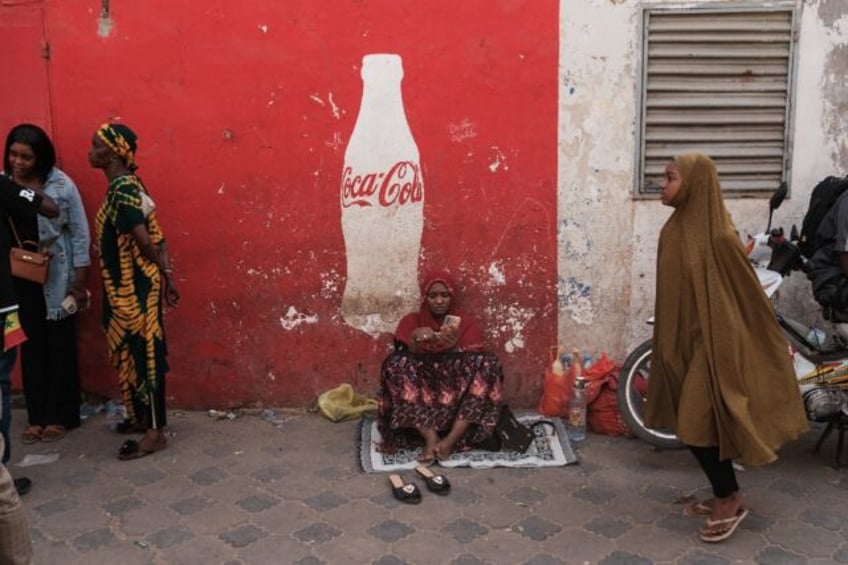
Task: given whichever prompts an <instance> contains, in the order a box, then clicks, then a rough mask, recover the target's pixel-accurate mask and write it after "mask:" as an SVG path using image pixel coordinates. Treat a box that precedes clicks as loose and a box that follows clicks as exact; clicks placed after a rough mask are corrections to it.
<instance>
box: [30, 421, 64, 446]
mask: <svg viewBox="0 0 848 565" xmlns="http://www.w3.org/2000/svg"><path fill="white" fill-rule="evenodd" d="M67 433H68V430H67V429H66V428H65V426H60V425H58V424H50V425H49V426H44V427H42V426H29V427H28V428H27V429H25V430H24V433H23V434H21V441H23V442H24V443H26V444H32V443H38V442H39V441H43V442H48V443H49V442H53V441H59V440H60V439H62V438H63V437H65V434H67Z"/></svg>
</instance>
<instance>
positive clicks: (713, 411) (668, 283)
mask: <svg viewBox="0 0 848 565" xmlns="http://www.w3.org/2000/svg"><path fill="white" fill-rule="evenodd" d="M675 161H676V163H677V165H678V167H679V169H680V172H681V175H682V178H683V181H682V185H681V187H680V190H679V191H678V193H677V194H676V195H675V196H674V198H673V199H672V202H671V205H672V206H673V207H674V208H675V210H674V212H673V213H672V215H671V217H670V218H669V219H668V221H667V222H666V224H665V225H664V226H663V228H662V231H661V232H660V240H659V247H658V252H657V293H656V310H655V315H656V323H655V325H654V339H653V344H654V346H653V347H654V348H653V359H652V364H651V378H650V381H649V386H648V402H647V407H646V414H645V421H646V423H647V424H648V425H649V426H651V427H657V428H666V429H672V430H674V431H675V432H676V433H677V436H678V437H679V438H680V440H681V441H683V442H684V443H685V444H687V445H694V446H700V447H709V446H718V447H719V451H720V457H721V458H722V459H730V458H739V459H741V460H742V462H743V463H746V464H749V465H761V464H764V463H769V462H771V461H773V460H775V459H776V458H777V455H776V453H775V452H776V450H777V449H778V448H780V446H781V445H783V444H784V443H785V442H787V441H789V440H791V439H794V438H796V437H797V436H798V435H799V434H801V433H802V432H803V431H805V430H806V429H807V421H806V417H805V414H804V410H803V406H802V401H801V396H800V392H799V389H798V384H797V381H796V379H795V373H794V370H793V367H792V363H791V360H790V357H789V351H788V346H787V343H786V340H785V339H784V337H783V334H782V332H781V330H780V327H779V326H778V324H777V320H776V318H775V315H774V311H773V309H772V306H771V303H770V302H769V300H768V298H767V297H766V295H765V293H764V292H763V291H762V289H761V287H760V284H759V280H758V279H757V276H756V273H754V270H753V268H752V267H751V265H750V263H749V262H748V258H747V257H746V256H745V252H744V250H743V247H742V243H741V241H740V240H739V236H738V234H737V232H736V228H735V226H734V225H733V222H732V221H731V219H730V215H729V214H728V212H727V209H726V208H725V206H724V201H723V200H722V197H721V188H720V186H719V180H718V173H717V172H716V168H715V164H714V163H713V162H712V160H711V159H710V158H709V157H707V156H705V155H700V154H686V155H681V156H679V157H677V158H676V159H675Z"/></svg>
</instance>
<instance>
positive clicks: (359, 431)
mask: <svg viewBox="0 0 848 565" xmlns="http://www.w3.org/2000/svg"><path fill="white" fill-rule="evenodd" d="M516 417H517V418H518V420H519V421H521V422H522V423H524V424H525V425H530V424H532V423H533V422H535V421H537V420H547V421H550V422H552V423H553V429H552V428H551V426H547V425H546V426H536V427H535V428H533V430H534V432H535V434H536V439H535V441H534V442H533V444H532V445H531V446H530V449H528V450H527V452H526V453H518V452H516V451H483V450H472V451H466V452H464V453H454V454H453V455H451V456H450V457H449V458H448V459H446V460H443V461H439V465H441V466H442V467H472V468H474V469H491V468H492V467H563V466H565V465H571V464H573V463H577V455H575V453H574V450H573V449H571V444H569V443H568V435H566V431H565V426H564V425H563V423H562V420H561V419H559V418H545V417H543V416H540V415H539V414H537V413H535V412H528V413H523V414H516ZM356 438H357V452H358V453H359V464H360V466H361V467H362V470H363V471H365V472H367V473H383V472H389V471H401V470H409V469H414V468H415V467H416V465H418V461H416V458H417V457H418V455H419V454H420V453H421V449H415V450H413V451H410V450H405V451H401V452H398V453H394V454H392V455H386V454H383V453H379V452H378V451H377V450H376V449H375V447H376V445H377V444H378V443H379V442H380V441H381V437H380V432H379V431H378V430H377V421H376V420H374V419H372V418H363V419H362V420H360V421H359V425H358V426H357V428H356Z"/></svg>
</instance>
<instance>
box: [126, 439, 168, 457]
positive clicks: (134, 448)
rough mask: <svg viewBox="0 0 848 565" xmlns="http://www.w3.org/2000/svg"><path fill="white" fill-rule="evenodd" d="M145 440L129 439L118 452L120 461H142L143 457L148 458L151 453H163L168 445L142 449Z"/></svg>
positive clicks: (159, 444) (161, 444)
mask: <svg viewBox="0 0 848 565" xmlns="http://www.w3.org/2000/svg"><path fill="white" fill-rule="evenodd" d="M143 441H144V440H143V439H142V440H141V441H136V440H134V439H128V440H127V441H125V442H124V444H123V445H122V446H121V448H120V449H119V450H118V459H119V460H121V461H130V460H132V459H140V458H142V457H147V456H148V455H150V454H151V453H156V452H157V451H162V450H163V449H165V448H166V447H167V446H168V444H167V443H165V442H162V443H158V444H154V446H153V447H144V448H143V447H142V446H141V444H142V442H143Z"/></svg>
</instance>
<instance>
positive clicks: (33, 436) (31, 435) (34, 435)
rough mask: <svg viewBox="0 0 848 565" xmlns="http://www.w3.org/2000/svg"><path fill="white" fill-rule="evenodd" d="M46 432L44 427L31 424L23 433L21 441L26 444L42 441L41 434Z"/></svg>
mask: <svg viewBox="0 0 848 565" xmlns="http://www.w3.org/2000/svg"><path fill="white" fill-rule="evenodd" d="M43 434H44V428H42V427H41V426H30V427H28V428H27V429H25V430H24V433H23V434H21V441H22V442H23V443H26V444H30V443H38V442H39V441H41V436H42V435H43Z"/></svg>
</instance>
